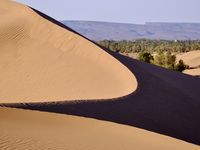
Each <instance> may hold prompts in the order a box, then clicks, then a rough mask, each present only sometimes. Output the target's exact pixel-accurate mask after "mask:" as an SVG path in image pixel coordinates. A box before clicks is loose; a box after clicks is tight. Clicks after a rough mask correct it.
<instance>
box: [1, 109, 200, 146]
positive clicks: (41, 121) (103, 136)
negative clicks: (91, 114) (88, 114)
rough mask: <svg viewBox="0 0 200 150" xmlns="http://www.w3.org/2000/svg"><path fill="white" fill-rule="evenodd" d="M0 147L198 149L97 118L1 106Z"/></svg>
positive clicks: (171, 139)
mask: <svg viewBox="0 0 200 150" xmlns="http://www.w3.org/2000/svg"><path fill="white" fill-rule="evenodd" d="M0 118H1V123H0V148H1V149H65V150H66V149H69V150H72V149H76V150H90V149H91V150H94V149H95V150H122V149H124V150H161V149H162V150H170V149H175V150H199V147H198V146H195V145H192V144H189V143H186V142H183V141H180V140H176V139H173V138H169V137H167V136H162V135H159V134H156V133H153V132H149V131H145V130H141V129H137V128H134V127H129V126H125V125H120V124H116V123H110V122H105V121H99V120H94V119H87V118H81V117H75V116H69V115H60V114H53V113H46V112H37V111H29V110H20V109H12V108H0Z"/></svg>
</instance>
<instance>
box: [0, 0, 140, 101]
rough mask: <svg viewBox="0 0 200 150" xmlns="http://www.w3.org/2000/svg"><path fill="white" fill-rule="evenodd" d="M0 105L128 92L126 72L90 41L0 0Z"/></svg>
mask: <svg viewBox="0 0 200 150" xmlns="http://www.w3.org/2000/svg"><path fill="white" fill-rule="evenodd" d="M0 12H1V13H0V17H1V22H0V47H1V49H0V72H1V74H0V103H4V102H6V103H15V102H44V101H63V100H90V99H111V98H117V97H122V96H125V95H128V94H130V93H132V92H134V91H135V90H136V88H137V81H136V78H135V76H134V75H133V74H132V72H131V71H129V70H128V68H126V67H125V66H124V65H123V64H121V63H120V62H119V61H118V60H117V59H115V58H114V57H112V56H111V55H109V54H108V53H107V52H106V51H104V50H102V49H101V48H99V47H98V46H96V45H95V44H93V43H91V42H90V41H88V40H86V39H84V38H83V37H81V36H79V35H78V34H75V33H73V32H71V31H68V30H66V29H63V28H61V27H59V26H57V25H55V24H53V23H52V22H50V21H48V20H46V19H44V18H43V17H41V16H40V15H38V14H37V13H36V12H35V11H33V10H32V9H31V8H29V7H27V6H24V5H21V4H18V3H15V2H11V1H7V0H4V1H0Z"/></svg>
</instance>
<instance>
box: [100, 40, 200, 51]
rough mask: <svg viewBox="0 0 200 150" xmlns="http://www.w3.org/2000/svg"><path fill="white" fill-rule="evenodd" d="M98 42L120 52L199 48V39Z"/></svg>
mask: <svg viewBox="0 0 200 150" xmlns="http://www.w3.org/2000/svg"><path fill="white" fill-rule="evenodd" d="M97 43H98V44H100V45H101V46H103V47H105V48H108V49H110V50H112V51H115V52H120V53H138V52H143V51H145V52H151V53H152V52H157V51H168V52H188V51H191V50H200V41H199V40H193V41H190V40H188V41H176V40H175V41H167V40H144V39H143V40H142V39H141V40H133V41H126V40H123V41H114V40H103V41H98V42H97Z"/></svg>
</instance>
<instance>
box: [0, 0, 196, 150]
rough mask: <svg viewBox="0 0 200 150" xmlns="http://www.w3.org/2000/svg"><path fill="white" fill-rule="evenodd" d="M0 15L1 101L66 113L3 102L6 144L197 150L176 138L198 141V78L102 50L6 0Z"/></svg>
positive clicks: (0, 117) (0, 115)
mask: <svg viewBox="0 0 200 150" xmlns="http://www.w3.org/2000/svg"><path fill="white" fill-rule="evenodd" d="M0 17H1V21H0V72H1V74H0V103H1V104H0V105H1V106H9V107H19V108H25V109H32V110H41V111H47V112H56V113H62V114H66V115H60V114H51V113H47V112H46V113H44V112H43V113H42V112H32V111H25V110H18V109H8V108H1V109H0V132H1V134H0V138H1V139H0V142H1V143H0V147H1V148H3V149H5V148H8V149H25V148H26V147H27V146H28V147H29V148H32V149H48V148H49V149H59V148H60V149H61V148H63V149H66V148H68V149H131V150H132V149H150V148H152V149H159V150H160V149H181V150H182V149H199V147H198V146H194V145H192V144H188V143H185V142H182V141H180V140H177V139H181V140H184V141H188V142H190V143H194V144H199V145H200V129H199V126H200V121H199V116H200V109H199V108H200V92H199V89H200V79H198V78H195V77H192V76H188V75H184V74H180V73H177V72H173V71H170V70H166V69H164V68H160V67H157V66H153V65H150V64H146V63H143V62H139V61H136V60H133V59H131V58H129V57H126V56H122V55H120V54H116V53H114V52H111V51H108V50H105V49H102V48H100V47H99V46H98V45H96V44H95V43H93V42H91V41H89V40H87V39H86V38H84V37H82V36H81V35H79V34H77V33H75V32H74V31H72V30H71V29H69V28H67V27H65V26H64V25H62V24H59V23H58V22H56V21H55V20H53V19H52V18H50V17H48V16H46V15H44V14H42V13H40V12H38V11H36V10H34V9H31V8H29V7H27V6H24V5H21V4H18V3H15V2H11V1H9V0H1V1H0ZM136 79H137V80H136ZM69 114H70V115H78V116H84V117H90V118H96V119H99V120H107V121H110V122H116V123H120V124H125V125H130V126H129V127H128V126H124V125H118V124H115V123H108V122H104V121H96V120H92V119H86V118H85V119H84V118H80V117H75V116H68V115H69ZM135 127H139V128H143V129H146V130H150V131H154V132H157V133H161V134H164V135H168V136H171V137H174V138H177V139H172V138H169V137H166V136H162V135H158V134H155V133H151V132H148V131H144V130H140V129H137V128H135ZM65 133H68V134H65ZM37 134H38V135H37ZM66 140H67V141H68V142H67V141H66ZM102 141H104V142H105V143H106V145H104V146H103V144H102V143H103V142H102ZM98 146H99V147H98Z"/></svg>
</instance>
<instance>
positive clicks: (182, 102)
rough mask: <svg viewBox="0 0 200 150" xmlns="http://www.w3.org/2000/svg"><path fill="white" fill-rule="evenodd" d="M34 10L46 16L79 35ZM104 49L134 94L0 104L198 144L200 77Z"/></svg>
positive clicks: (199, 143)
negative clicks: (128, 76)
mask: <svg viewBox="0 0 200 150" xmlns="http://www.w3.org/2000/svg"><path fill="white" fill-rule="evenodd" d="M35 11H36V12H37V13H38V14H39V15H41V16H42V17H44V18H45V19H48V20H49V21H51V22H53V23H55V24H57V25H59V26H61V27H63V28H65V29H67V30H70V31H72V32H74V33H76V34H78V33H77V32H75V31H73V30H72V29H70V28H68V27H66V26H64V25H63V24H61V23H60V22H58V21H55V20H54V19H52V18H50V17H48V16H46V15H44V14H42V13H41V12H39V11H37V10H35ZM79 35H80V34H79ZM80 36H82V35H80ZM91 42H92V41H91ZM93 43H94V42H93ZM94 44H95V43H94ZM106 51H107V52H108V53H110V54H111V55H112V56H114V57H115V58H116V59H118V60H119V61H121V62H122V63H123V64H124V65H125V66H127V67H128V68H129V69H130V70H131V71H132V72H133V73H134V75H135V76H136V78H137V80H138V84H139V87H138V89H137V91H136V92H135V93H133V94H131V95H128V96H125V97H122V98H118V99H112V100H104V101H96V100H94V101H91V100H90V101H81V100H80V101H78V100H77V101H71V102H69V101H68V102H67V101H66V102H55V103H53V102H52V103H29V104H3V105H4V106H10V107H17V108H24V109H33V110H40V111H48V112H56V113H62V114H70V115H77V116H84V117H90V118H96V119H100V120H107V121H112V122H116V123H121V124H126V125H131V126H134V127H139V128H143V129H146V130H150V131H154V132H157V133H161V134H164V135H168V136H171V137H175V138H178V139H181V140H184V141H188V142H190V143H194V144H198V145H200V128H199V127H200V79H199V78H196V77H192V76H188V75H184V74H181V73H178V72H174V71H169V70H166V69H163V68H160V67H157V66H153V65H150V64H146V63H142V62H139V61H136V60H133V59H131V58H128V57H126V56H122V55H120V54H117V53H114V52H111V51H108V50H106Z"/></svg>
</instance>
